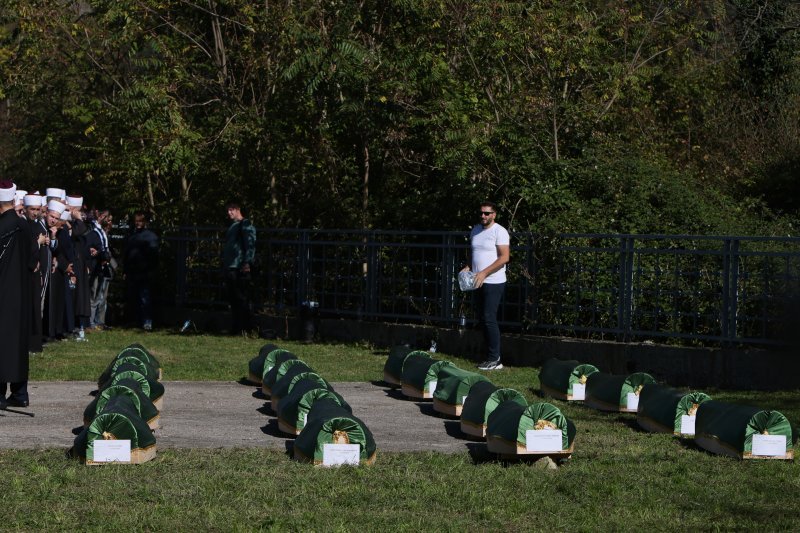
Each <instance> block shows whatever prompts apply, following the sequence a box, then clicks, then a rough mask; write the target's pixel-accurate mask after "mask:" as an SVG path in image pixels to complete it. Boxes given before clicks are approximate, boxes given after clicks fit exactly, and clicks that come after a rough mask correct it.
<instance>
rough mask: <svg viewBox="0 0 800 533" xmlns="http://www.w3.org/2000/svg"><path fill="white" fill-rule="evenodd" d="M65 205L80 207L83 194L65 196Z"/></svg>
mask: <svg viewBox="0 0 800 533" xmlns="http://www.w3.org/2000/svg"><path fill="white" fill-rule="evenodd" d="M67 205H68V206H70V207H81V206H82V205H83V196H67Z"/></svg>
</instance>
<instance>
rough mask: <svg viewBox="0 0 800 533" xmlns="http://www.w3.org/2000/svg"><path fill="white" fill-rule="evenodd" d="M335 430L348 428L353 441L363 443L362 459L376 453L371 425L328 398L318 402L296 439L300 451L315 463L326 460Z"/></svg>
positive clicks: (297, 449)
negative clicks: (368, 425) (327, 447)
mask: <svg viewBox="0 0 800 533" xmlns="http://www.w3.org/2000/svg"><path fill="white" fill-rule="evenodd" d="M335 432H345V433H347V437H348V439H349V441H350V444H359V445H360V446H361V453H360V454H359V455H360V458H361V461H362V462H363V461H366V460H368V459H370V458H371V457H372V456H373V455H375V450H376V446H375V439H374V438H373V436H372V433H371V432H370V430H369V429H368V428H367V426H366V425H365V424H364V423H363V422H362V421H361V420H359V419H358V418H357V417H355V416H353V415H352V413H350V412H348V411H347V409H345V408H344V407H342V406H341V405H339V404H338V403H336V401H335V400H334V399H330V398H325V399H320V400H318V401H316V402H314V406H313V407H312V408H311V411H310V412H309V413H308V421H307V423H306V425H305V427H304V428H303V430H302V431H301V432H300V434H299V435H298V436H297V439H295V441H294V445H295V448H296V451H299V452H300V454H302V455H303V456H304V457H306V458H308V459H311V460H313V461H314V462H315V463H321V462H322V452H323V445H324V444H326V443H332V442H334V441H333V438H334V433H335Z"/></svg>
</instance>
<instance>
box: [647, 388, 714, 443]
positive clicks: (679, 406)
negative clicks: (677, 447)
mask: <svg viewBox="0 0 800 533" xmlns="http://www.w3.org/2000/svg"><path fill="white" fill-rule="evenodd" d="M710 399H711V397H710V396H709V395H708V394H705V393H702V392H684V391H680V390H677V389H673V388H671V387H667V386H665V385H656V384H652V383H651V384H649V385H645V386H644V388H643V389H642V392H641V394H639V410H638V412H637V414H636V422H637V423H638V424H639V425H640V426H641V427H642V428H644V429H646V430H647V431H653V432H656V433H672V434H673V435H678V436H681V437H693V436H694V431H693V424H690V423H689V422H691V421H694V420H696V413H697V408H698V407H700V404H702V403H703V402H707V401H708V400H710ZM684 416H686V417H695V418H687V419H684V418H683V417H684ZM684 420H686V423H683V421H684Z"/></svg>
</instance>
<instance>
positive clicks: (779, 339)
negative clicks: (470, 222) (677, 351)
mask: <svg viewBox="0 0 800 533" xmlns="http://www.w3.org/2000/svg"><path fill="white" fill-rule="evenodd" d="M223 236H224V229H222V228H209V227H184V228H176V229H173V230H169V231H165V232H163V233H162V258H163V259H164V260H163V261H162V263H161V268H162V270H163V272H162V276H161V279H162V283H161V286H160V288H159V290H158V294H159V295H160V298H161V300H162V301H167V302H169V303H171V304H175V305H177V306H179V307H204V308H209V307H212V308H214V307H216V308H224V307H225V305H226V298H225V294H224V289H223V287H222V277H221V271H220V260H219V258H220V256H221V249H222V244H223V242H222V238H223ZM467 248H468V234H467V233H462V232H412V231H315V230H284V229H259V230H258V243H257V258H258V265H259V266H258V269H257V271H256V273H255V274H254V283H253V300H254V302H255V305H256V307H257V308H258V309H259V310H262V311H264V312H266V313H270V314H278V315H283V314H294V313H296V312H297V311H298V310H299V309H300V308H301V306H302V305H303V304H304V302H311V301H313V302H317V303H318V305H319V308H318V309H319V313H320V314H321V315H322V316H336V317H352V318H359V319H363V320H374V321H397V322H405V323H425V324H433V325H437V326H445V327H446V326H453V327H456V326H457V325H458V324H459V322H464V321H466V322H467V323H474V319H473V301H472V295H471V293H462V292H460V291H459V290H458V284H457V282H456V275H457V273H458V271H459V270H460V268H461V265H462V263H463V262H464V260H465V258H466V252H467ZM798 286H800V239H798V238H766V237H761V238H759V237H706V236H675V235H601V234H562V235H557V236H554V237H543V236H539V235H535V234H531V233H515V234H512V236H511V263H510V264H509V265H508V283H507V287H506V294H505V298H504V301H503V304H502V307H501V311H500V321H501V326H502V327H503V330H504V331H507V332H520V333H531V334H552V335H565V336H574V337H581V338H596V339H615V340H621V341H633V340H640V341H641V340H661V341H663V340H665V339H678V341H677V342H681V343H687V344H697V345H702V344H706V345H720V344H725V345H732V344H742V345H763V344H783V343H785V342H786V340H787V339H786V324H787V319H791V318H792V316H791V315H792V312H793V311H792V310H793V307H792V306H795V307H796V305H797V294H798V291H797V289H798ZM462 317H463V318H462Z"/></svg>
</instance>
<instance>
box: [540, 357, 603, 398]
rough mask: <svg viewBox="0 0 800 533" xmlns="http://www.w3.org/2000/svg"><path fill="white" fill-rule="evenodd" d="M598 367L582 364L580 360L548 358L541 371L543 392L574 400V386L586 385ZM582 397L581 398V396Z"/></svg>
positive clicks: (555, 396) (554, 396)
mask: <svg viewBox="0 0 800 533" xmlns="http://www.w3.org/2000/svg"><path fill="white" fill-rule="evenodd" d="M597 371H598V370H597V367H595V366H593V365H589V364H581V363H580V362H578V361H574V360H569V361H562V360H561V359H555V358H552V359H548V360H547V361H545V362H544V364H543V365H542V370H541V371H540V372H539V383H540V386H541V389H542V392H543V393H544V394H546V395H548V396H552V397H553V398H558V399H559V400H570V401H571V400H574V399H575V398H573V394H572V392H573V390H572V389H573V386H574V385H575V384H580V385H586V381H587V380H588V379H589V376H591V375H592V374H594V373H595V372H597ZM579 399H581V398H579Z"/></svg>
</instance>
